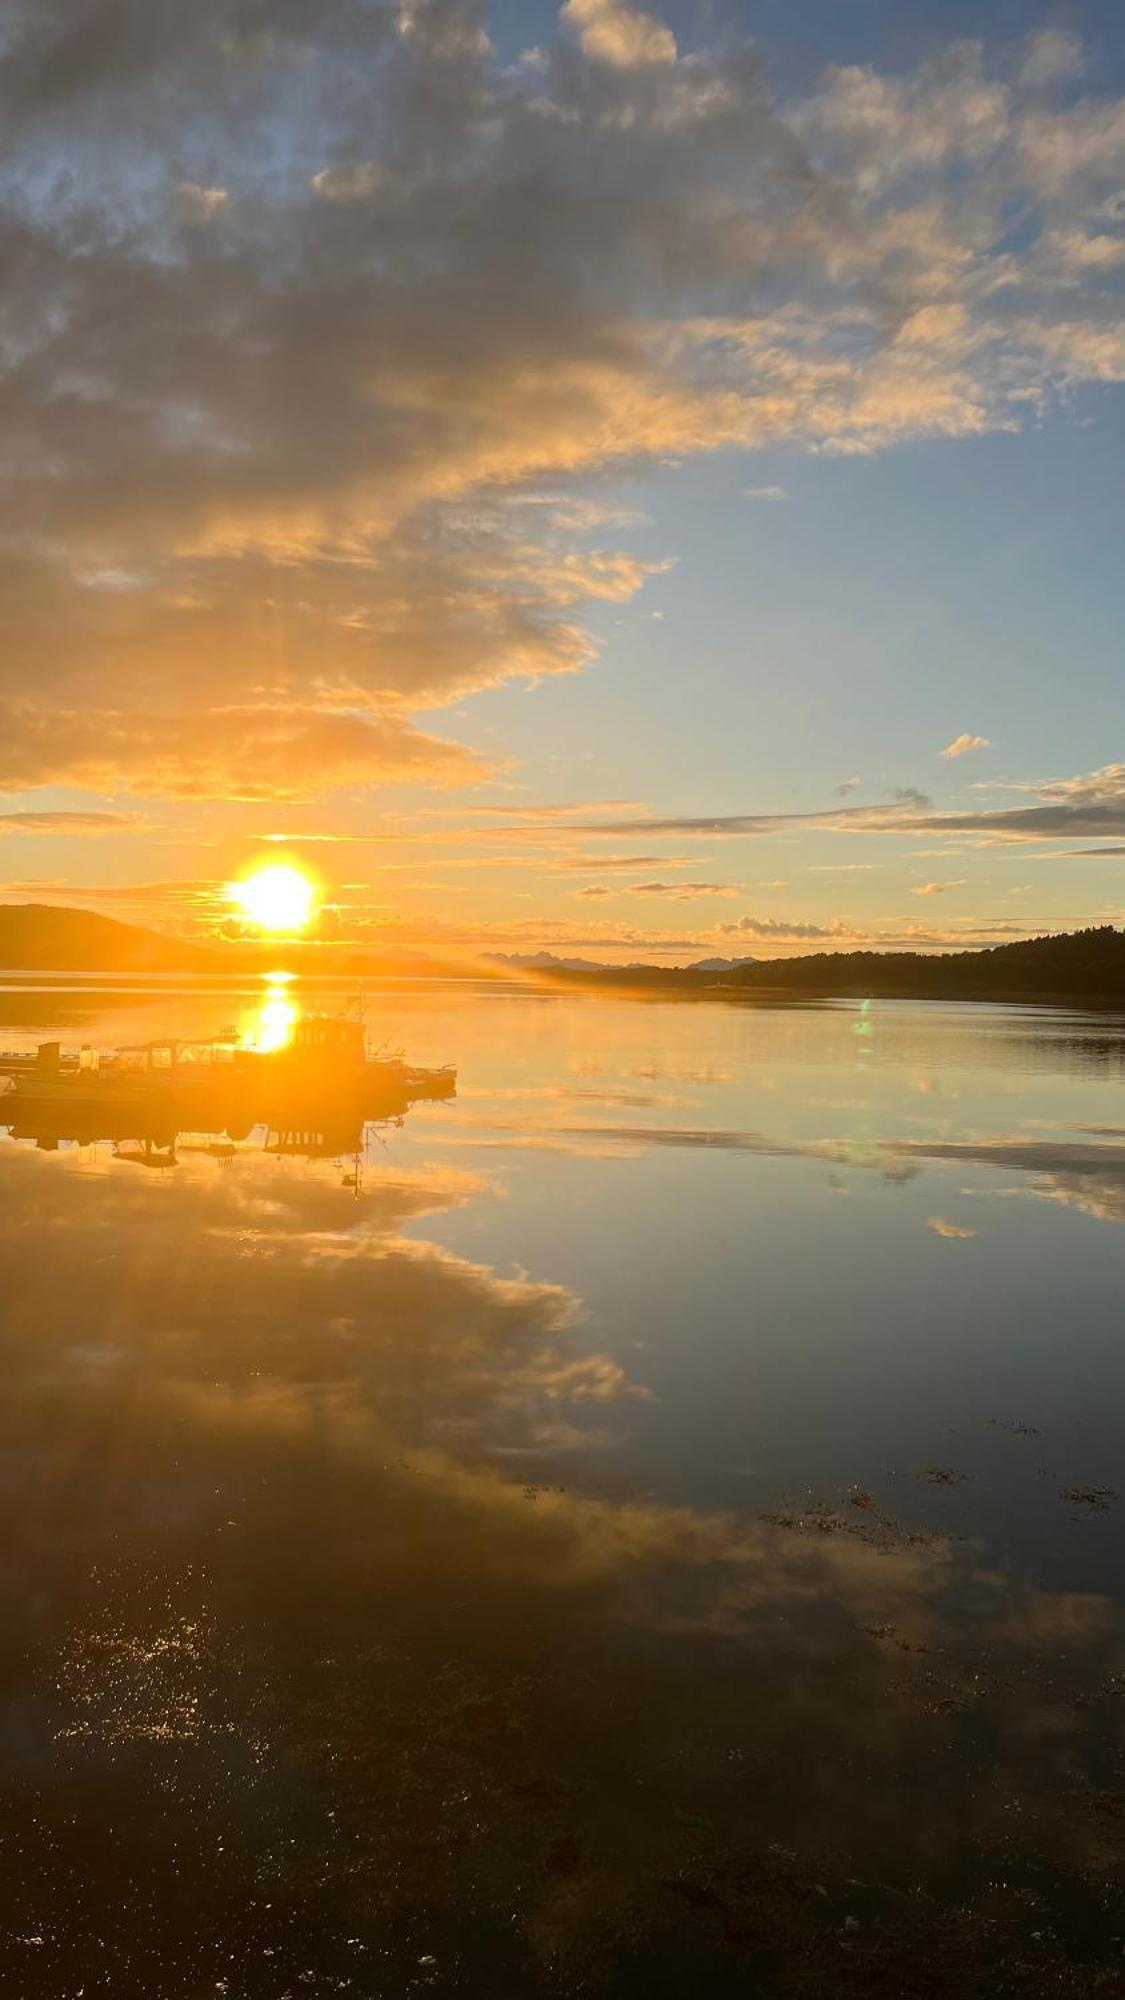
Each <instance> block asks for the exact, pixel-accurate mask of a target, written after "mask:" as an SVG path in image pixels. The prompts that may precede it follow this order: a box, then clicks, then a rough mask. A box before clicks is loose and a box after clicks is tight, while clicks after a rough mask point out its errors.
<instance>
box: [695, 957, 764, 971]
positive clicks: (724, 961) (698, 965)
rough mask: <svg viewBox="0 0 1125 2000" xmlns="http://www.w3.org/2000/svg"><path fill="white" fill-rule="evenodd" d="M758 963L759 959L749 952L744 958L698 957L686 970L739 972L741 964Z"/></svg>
mask: <svg viewBox="0 0 1125 2000" xmlns="http://www.w3.org/2000/svg"><path fill="white" fill-rule="evenodd" d="M757 963H758V961H757V959H756V958H751V957H750V955H749V953H747V954H746V955H745V957H743V958H697V959H695V961H694V962H693V963H692V964H691V965H688V966H685V967H684V970H685V972H737V971H738V969H739V967H740V966H743V965H757Z"/></svg>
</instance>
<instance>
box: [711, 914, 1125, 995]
mask: <svg viewBox="0 0 1125 2000" xmlns="http://www.w3.org/2000/svg"><path fill="white" fill-rule="evenodd" d="M718 983H719V984H723V985H726V984H729V985H732V986H736V987H740V988H743V989H746V990H749V989H754V990H772V991H778V990H784V991H786V992H793V993H816V994H820V995H822V996H824V995H828V994H839V995H840V996H841V998H843V997H862V996H867V995H870V996H871V997H872V998H878V997H882V998H884V999H907V1000H976V999H1053V998H1060V999H1079V998H1081V999H1100V1000H1117V999H1125V932H1122V931H1119V930H1115V929H1114V927H1113V925H1112V924H1102V925H1100V926H1098V927H1097V928H1096V929H1091V930H1081V931H1063V932H1060V933H1058V934H1057V935H1053V936H1047V937H1037V938H1021V939H1020V940H1019V941H1018V942H1016V943H1014V944H999V945H991V946H989V947H987V948H986V949H985V950H982V951H957V952H943V953H941V954H940V955H937V956H932V955H928V954H926V953H923V952H916V951H888V952H880V951H849V952H816V953H814V954H813V955H812V956H811V957H808V958H789V959H772V960H770V961H769V962H768V963H765V964H760V965H754V966H747V967H745V968H742V969H740V970H739V971H737V972H731V973H727V974H725V975H723V976H721V978H720V980H719V982H718Z"/></svg>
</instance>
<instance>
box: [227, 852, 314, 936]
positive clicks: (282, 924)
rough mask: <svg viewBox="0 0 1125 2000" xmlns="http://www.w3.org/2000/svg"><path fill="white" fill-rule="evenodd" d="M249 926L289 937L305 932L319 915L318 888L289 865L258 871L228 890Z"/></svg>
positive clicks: (300, 871) (285, 863) (308, 877)
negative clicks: (292, 934)
mask: <svg viewBox="0 0 1125 2000" xmlns="http://www.w3.org/2000/svg"><path fill="white" fill-rule="evenodd" d="M227 893H228V895H229V897H230V900H231V902H232V903H235V904H237V906H238V908H239V910H240V911H241V912H242V915H243V917H244V918H245V920H246V922H247V923H248V924H254V925H255V926H256V927H257V929H258V930H260V931H271V932H273V933H275V934H278V935H280V934H281V933H285V934H286V935H288V934H290V933H292V932H293V931H303V930H305V929H306V928H307V926H308V924H309V923H310V922H311V920H312V918H313V916H314V915H315V914H316V900H317V898H316V884H315V882H314V881H313V880H312V878H311V876H309V875H306V874H304V873H303V872H302V870H301V869H300V868H294V867H293V866H292V864H291V863H290V862H288V861H277V862H273V863H272V864H271V865H270V867H268V868H258V869H255V871H254V873H253V875H246V876H244V877H243V879H242V881H241V882H232V883H231V884H230V886H229V889H228V892H227Z"/></svg>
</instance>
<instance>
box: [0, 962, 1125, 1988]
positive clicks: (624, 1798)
mask: <svg viewBox="0 0 1125 2000" xmlns="http://www.w3.org/2000/svg"><path fill="white" fill-rule="evenodd" d="M278 998H279V996H278V993H277V990H276V989H275V990H274V991H273V992H272V994H271V993H261V992H257V993H251V992H246V993H244V994H241V995H238V996H235V997H232V996H231V994H230V993H229V992H228V993H225V994H224V993H219V994H216V993H210V994H208V993H191V992H189V991H186V990H184V991H171V990H167V989H166V990H163V991H159V992H155V993H147V994H145V993H131V994H122V993H111V992H108V991H106V992H102V993H98V994H89V993H85V994H83V993H81V992H78V991H76V990H64V989H62V988H60V987H56V988H54V989H53V990H51V991H49V992H44V991H36V990H34V988H33V987H32V986H30V985H26V984H25V985H24V986H23V987H19V986H18V984H13V985H11V986H9V988H8V989H7V990H5V991H3V992H0V1042H2V1043H3V1044H4V1045H6V1046H7V1047H9V1048H15V1047H17V1046H21V1045H24V1046H26V1045H34V1043H35V1041H36V1040H38V1039H43V1038H45V1037H46V1036H47V1035H49V1034H54V1035H61V1037H62V1038H63V1040H64V1041H70V1042H76V1043H77V1042H83V1041H84V1042H90V1043H94V1044H102V1045H107V1046H110V1045H114V1046H119V1045H121V1044H122V1043H123V1042H126V1041H139V1040H143V1039H145V1038H148V1037H150V1036H155V1035H157V1034H171V1033H176V1034H200V1033H204V1032H216V1031H217V1030H219V1029H220V1028H221V1027H223V1026H225V1025H226V1024H227V1023H230V1022H234V1023H235V1024H236V1025H238V1027H239V1028H240V1030H241V1031H242V1032H243V1033H244V1034H246V1035H248V1036H250V1037H253V1036H255V1035H257V1036H258V1037H259V1038H261V1036H262V1035H263V1033H264V1032H265V1033H268V1032H271V1030H270V1022H271V1020H272V1023H273V1029H274V1030H276V1027H277V1022H278ZM281 998H282V999H283V1001H285V1004H287V1005H289V1004H292V1005H297V1006H303V1007H305V1008H306V1009H309V1010H312V1011H316V1010H317V1008H323V1007H326V1006H327V1007H335V1006H337V1005H338V1004H339V1002H338V999H335V998H332V997H328V998H327V999H326V998H325V997H324V996H321V997H320V998H319V999H318V998H317V997H316V996H310V995H300V996H296V995H294V994H293V993H290V994H289V995H288V996H286V995H285V994H282V996H281ZM270 1008H272V1009H273V1014H272V1016H271V1015H270V1014H269V1012H268V1010H269V1009H270ZM369 1018H370V1020H371V1024H372V1026H373V1028H374V1029H375V1034H376V1039H378V1038H379V1037H382V1036H384V1035H385V1036H386V1038H387V1041H388V1042H389V1043H390V1044H391V1045H392V1046H393V1045H402V1046H404V1047H405V1048H406V1050H407V1052H408V1054H409V1055H410V1057H411V1058H412V1059H414V1060H416V1061H418V1062H426V1063H442V1062H449V1061H452V1062H455V1063H456V1064H457V1066H458V1071H459V1083H458V1093H457V1097H456V1100H455V1101H453V1102H450V1103H447V1104H427V1105H419V1106H417V1107H416V1108H415V1109H414V1110H412V1111H411V1112H410V1114H409V1115H408V1117H407V1118H406V1120H405V1121H404V1122H403V1123H402V1125H401V1126H395V1127H389V1128H385V1129H384V1128H376V1127H368V1128H366V1130H364V1131H357V1133H356V1135H355V1150H354V1151H346V1152H344V1153H343V1154H341V1155H340V1156H339V1157H308V1156H305V1155H303V1154H301V1153H297V1154H287V1153H283V1152H279V1151H278V1150H277V1148H276V1138H275V1135H271V1134H269V1133H268V1132H266V1131H264V1130H255V1131H253V1132H252V1133H251V1134H250V1135H249V1136H248V1137H246V1138H244V1139H242V1140H240V1141H239V1142H238V1143H237V1144H230V1143H228V1142H226V1141H225V1140H223V1138H222V1137H221V1135H208V1134H183V1135H181V1137H180V1140H179V1142H178V1144H177V1147H176V1149H175V1152H174V1154H168V1153H164V1154H162V1155H151V1154H150V1155H149V1156H148V1158H147V1160H146V1156H145V1154H144V1152H143V1149H142V1148H141V1147H140V1146H139V1145H130V1144H128V1143H122V1144H118V1145H117V1146H116V1147H115V1146H114V1145H112V1144H109V1143H106V1144H99V1145H87V1146H83V1147H76V1146H68V1145H66V1144H65V1143H63V1144H60V1145H58V1146H55V1147H48V1146H44V1145H40V1146H37V1145H36V1144H35V1143H34V1140H33V1139H31V1140H15V1139H11V1138H3V1137H2V1136H0V1238H2V1242H3V1264H2V1271H3V1289H2V1294H0V1329H2V1342H3V1384H4V1394H3V1400H2V1404H0V1411H2V1415H0V1424H2V1436H0V1443H2V1453H0V1479H2V1481H3V1498H4V1518H5V1527H6V1532H5V1536H4V1542H3V1557H2V1575H3V1604H4V1616H3V1621H2V1626H0V1674H2V1699H3V1708H2V1720H3V1738H2V1745H0V1757H2V1760H3V1804H2V1807H0V1843H2V1844H0V1852H2V1859H3V1869H2V1874H0V1991H3V1993H4V1994H5V1995H7V1994H9V1993H11V1994H13V1995H28V1996H38V1995H52V1996H54V1995H59V1996H63V1995H66V1996H70V1995H75V1996H77V1995H79V1994H81V1993H85V1994H86V1995H92V1994H95V1993H105V1994H112V1995H121V1996H125V2000H132V1996H134V1995H138V1996H139V1995H144V1996H161V1997H162V1996H169V2000H181V1996H182V2000H197V1996H205V1995H214V1994H227V1995H229V1996H232V2000H238V1996H243V1997H244V2000H258V1996H263V2000H265V1996H269V2000H282V1997H283V1996H290V2000H292V1996H295V1995H302V1994H304V1993H306V1992H308V1993H310V1994H329V1993H347V1994H349V1995H352V1996H356V2000H364V1996H370V2000H376V1996H378V2000H383V1996H392V1995H393V1996H399V1995H403V1994H407V1993H413V1992H416V1991H417V1992H421V1991H426V1992H432V1993H435V1994H443V1993H464V1994H481V1995H487V1996H489V2000H507V1996H511V2000H517V1996H520V1997H521V2000H523V1997H524V1996H527V2000H535V1996H540V1995H543V1996H555V1995H570V1994H584V1995H593V1996H603V1995H612V1996H618V1995H620V1996H626V1995H627V1996H633V1995H637V1996H639V1995H645V1996H651V1995H669V1996H671V1995H681V1994H686V1993H688V1992H701V1993H706V1994H709V1995H720V1996H725V1995H728V1994H729V1995H732V1996H733V1995H736V1994H737V1995H740V1996H744V1995H757V1994H761V1995H773V1994H778V1995H798V1996H805V2000H819V1997H820V1996H834V1995H853V1994H854V1995H860V1994H867V1993H877V1994H887V1995H920V1996H926V1995H931V1994H932V1995H935V1996H936V1995H941V1994H947V1993H957V1994H980V1995H987V1994H993V1993H997V1994H998V1993H1010V1994H1018V1995H1037V1994H1053V1993H1065V1994H1083V1995H1084V1994H1088V1993H1107V1994H1109V1993H1112V1994H1119V1993H1122V1992H1125V1957H1123V1955H1122V1954H1123V1948H1125V1897H1123V1890H1125V1770H1123V1759H1122V1750H1123V1741H1125V1738H1123V1723H1125V1619H1123V1616H1122V1610H1123V1603H1125V1546H1123V1538H1122V1534H1121V1525H1122V1519H1123V1505H1125V1502H1122V1501H1121V1500H1119V1499H1118V1496H1117V1492H1116V1491H1115V1489H1117V1488H1119V1487H1121V1488H1125V1465H1123V1462H1122V1461H1123V1454H1122V1429H1123V1422H1125V1417H1123V1412H1125V1329H1123V1321H1122V1296H1123V1280H1125V1226H1123V1225H1125V1022H1123V1021H1122V1020H1120V1019H1116V1018H1109V1017H1106V1016H1097V1017H1090V1016H1079V1015H1073V1014H1064V1013H1053V1012H1047V1011H1043V1010H1032V1009H1027V1010H1021V1009H1013V1008H987V1007H961V1008H958V1007H937V1006H934V1007H930V1006H925V1005H920V1004H919V1005H887V1004H876V1005H872V1006H870V1007H857V1006H855V1005H854V1004H850V1003H849V1004H840V1005H829V1006H823V1007H802V1008H794V1009H791V1010H790V1009H782V1008H774V1007H771V1008H766V1009H758V1008H738V1007H730V1006H724V1005H721V1004H712V1003H700V1004H690V1005H670V1004H665V1003H651V1004H647V1003H637V1002H628V1001H620V1002H619V1001H616V1000H597V999H592V998H589V997H585V996H574V997H572V996H569V995H568V996H563V997H554V996H545V995H542V994H539V993H537V992H535V991H534V990H529V991H527V992H513V993H508V992H495V991H493V992H480V991H474V990H473V989H472V988H469V987H465V988H458V987H445V988H441V987H439V988H431V989H428V990H425V991H421V992H414V993H409V992H406V991H395V990H393V989H388V990H386V991H384V992H382V993H381V994H379V995H378V996H377V997H376V998H375V1000H374V1002H373V1004H372V1006H371V1008H370V1015H369ZM263 1022H265V1029H263ZM2 1115H3V1114H2V1110H0V1116H2Z"/></svg>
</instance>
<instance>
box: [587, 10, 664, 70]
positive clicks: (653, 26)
mask: <svg viewBox="0 0 1125 2000" xmlns="http://www.w3.org/2000/svg"><path fill="white" fill-rule="evenodd" d="M562 19H563V20H564V21H565V22H567V23H568V25H569V26H571V27H573V28H574V29H575V30H576V32H577V34H578V38H579V41H580V42H581V45H582V48H583V50H584V51H585V53H586V54H587V55H588V56H591V57H592V58H593V59H594V61H595V62H604V63H611V64H613V65H614V66H615V67H617V68H621V69H631V68H634V67H636V66H637V65H644V64H646V63H674V62H675V60H676V38H675V36H674V35H673V34H672V32H671V29H669V28H665V27H664V26H663V25H662V24H661V23H660V22H659V21H656V20H654V19H653V17H652V15H651V14H644V13H642V12H641V10H640V8H639V7H630V6H629V5H627V0H566V4H565V6H564V7H563V10H562Z"/></svg>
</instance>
